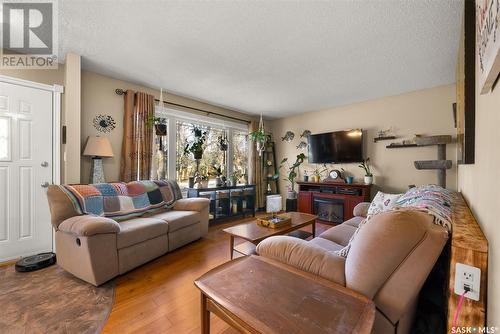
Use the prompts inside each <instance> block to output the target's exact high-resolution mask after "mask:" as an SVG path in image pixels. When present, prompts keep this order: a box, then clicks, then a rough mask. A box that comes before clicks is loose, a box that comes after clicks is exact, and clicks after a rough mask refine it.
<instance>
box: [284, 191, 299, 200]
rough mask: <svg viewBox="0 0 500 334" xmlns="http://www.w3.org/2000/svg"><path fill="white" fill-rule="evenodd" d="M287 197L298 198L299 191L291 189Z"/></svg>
mask: <svg viewBox="0 0 500 334" xmlns="http://www.w3.org/2000/svg"><path fill="white" fill-rule="evenodd" d="M286 198H287V199H296V198H297V192H296V191H295V190H289V191H288V192H287V193H286Z"/></svg>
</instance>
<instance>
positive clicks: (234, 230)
mask: <svg viewBox="0 0 500 334" xmlns="http://www.w3.org/2000/svg"><path fill="white" fill-rule="evenodd" d="M284 215H287V216H289V217H290V218H291V219H292V222H291V224H289V225H286V226H283V227H280V228H269V227H264V226H260V225H257V224H256V223H255V221H251V222H248V223H242V224H238V225H235V226H231V227H228V228H225V229H224V230H223V231H224V232H226V233H228V234H229V235H230V239H229V251H230V256H231V260H232V259H233V251H234V252H237V253H239V254H242V255H251V254H255V246H257V244H258V243H259V242H261V241H262V240H264V239H265V238H269V237H272V236H274V235H283V234H288V233H290V232H294V231H295V232H294V233H297V234H296V235H294V236H297V237H299V238H301V239H305V238H308V237H310V236H311V235H312V236H313V238H314V237H315V236H316V225H315V222H316V218H317V216H315V215H311V214H308V213H300V212H287V213H285V214H284ZM308 225H312V234H311V233H308V232H305V231H298V230H299V229H301V228H303V227H306V226H308ZM235 237H237V238H241V239H245V240H246V241H247V242H244V243H242V244H239V245H237V246H236V247H235V246H234V238H235Z"/></svg>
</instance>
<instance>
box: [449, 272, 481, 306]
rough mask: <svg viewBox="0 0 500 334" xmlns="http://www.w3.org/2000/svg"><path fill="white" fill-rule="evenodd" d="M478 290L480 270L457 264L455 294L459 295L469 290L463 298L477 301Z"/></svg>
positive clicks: (479, 286)
mask: <svg viewBox="0 0 500 334" xmlns="http://www.w3.org/2000/svg"><path fill="white" fill-rule="evenodd" d="M480 288H481V269H479V268H476V267H472V266H468V265H466V264H463V263H457V264H456V265H455V293H456V294H457V295H461V294H462V293H464V291H465V289H469V291H468V292H467V293H466V294H465V298H469V299H472V300H475V301H478V300H479V291H480Z"/></svg>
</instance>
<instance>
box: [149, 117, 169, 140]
mask: <svg viewBox="0 0 500 334" xmlns="http://www.w3.org/2000/svg"><path fill="white" fill-rule="evenodd" d="M153 126H154V128H155V133H156V135H157V136H166V135H167V120H166V119H165V118H163V117H154V116H151V117H149V118H148V119H147V120H146V127H148V128H152V127H153Z"/></svg>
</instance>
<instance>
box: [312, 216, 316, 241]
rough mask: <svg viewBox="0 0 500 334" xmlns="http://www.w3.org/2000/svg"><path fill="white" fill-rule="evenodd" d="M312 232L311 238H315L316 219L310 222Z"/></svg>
mask: <svg viewBox="0 0 500 334" xmlns="http://www.w3.org/2000/svg"><path fill="white" fill-rule="evenodd" d="M312 234H313V238H316V219H315V220H314V221H313V223H312Z"/></svg>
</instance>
